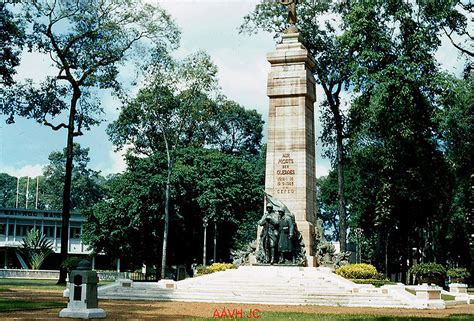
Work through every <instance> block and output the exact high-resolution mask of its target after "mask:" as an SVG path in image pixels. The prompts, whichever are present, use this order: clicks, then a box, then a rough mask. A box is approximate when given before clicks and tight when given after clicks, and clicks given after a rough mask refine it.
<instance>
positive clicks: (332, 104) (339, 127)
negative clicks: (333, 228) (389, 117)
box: [320, 77, 347, 252]
mask: <svg viewBox="0 0 474 321" xmlns="http://www.w3.org/2000/svg"><path fill="white" fill-rule="evenodd" d="M320 79H321V77H320ZM321 85H322V87H323V89H324V93H325V94H326V98H327V101H328V104H329V108H330V110H331V113H332V116H333V120H334V128H335V130H336V166H337V198H338V209H339V244H340V250H341V252H345V251H346V239H347V237H346V235H347V222H346V198H345V195H344V145H343V139H344V124H343V121H342V114H341V108H340V104H341V102H340V99H339V94H340V92H341V87H342V83H338V84H334V85H333V86H331V87H328V86H327V85H326V83H324V82H321ZM334 86H336V90H335V92H334V93H333V88H334Z"/></svg>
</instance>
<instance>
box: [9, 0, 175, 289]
mask: <svg viewBox="0 0 474 321" xmlns="http://www.w3.org/2000/svg"><path fill="white" fill-rule="evenodd" d="M22 5H23V10H24V17H23V18H24V19H25V20H24V21H25V22H27V23H28V26H29V29H28V30H31V33H30V34H28V40H27V41H28V45H29V46H30V47H31V48H33V49H34V50H36V51H38V52H40V53H45V54H48V55H49V56H50V58H51V60H52V63H53V66H54V67H56V68H57V70H58V74H57V75H56V76H54V77H47V78H46V79H45V81H43V82H42V83H41V85H40V86H39V87H36V86H34V84H33V83H32V82H31V81H29V82H26V83H24V84H21V85H19V86H17V87H16V88H12V89H11V90H8V91H6V92H5V93H2V94H3V96H4V97H5V101H6V103H5V104H4V106H2V113H3V114H6V115H8V116H9V117H8V119H7V122H10V123H11V122H13V121H14V116H15V115H19V116H23V117H27V118H33V119H35V120H36V121H37V122H39V123H42V124H44V125H45V126H49V127H51V128H52V129H53V130H55V131H57V130H60V129H63V128H64V129H66V130H67V144H66V151H67V152H66V164H65V175H64V188H63V205H62V225H63V228H62V235H61V259H62V261H64V260H65V259H66V258H67V255H68V253H67V248H68V246H67V242H68V238H67V230H68V224H69V215H70V214H69V213H70V208H71V202H70V193H71V178H72V163H73V140H74V137H77V136H79V135H82V134H83V130H87V129H89V128H90V126H93V125H96V124H98V123H99V122H100V118H99V115H100V114H101V112H102V109H101V107H100V106H99V105H98V103H97V101H95V100H94V99H93V89H94V88H100V89H112V90H113V91H115V92H120V90H121V86H120V83H119V82H118V81H117V76H118V74H119V67H120V65H123V64H124V63H125V62H126V61H127V60H129V59H130V58H131V57H133V56H132V55H131V54H130V53H131V51H132V49H140V44H142V46H145V47H147V46H148V47H151V48H147V49H146V50H141V52H140V55H139V56H135V57H137V58H139V59H140V60H142V61H145V62H146V58H145V57H146V56H145V55H144V52H147V53H150V54H151V55H152V56H153V58H154V59H162V58H163V57H164V56H165V52H166V49H167V47H168V45H169V44H171V45H174V44H176V43H177V41H178V37H179V32H178V31H177V29H176V27H175V25H174V23H173V22H172V20H171V18H170V17H169V16H168V15H167V14H166V13H165V12H164V11H163V10H162V9H160V8H159V7H157V6H153V5H150V4H143V3H142V2H141V1H140V0H136V1H131V0H118V1H115V0H114V1H111V0H106V1H86V0H78V1H53V0H43V1H40V0H35V1H28V2H24V3H23V4H22ZM141 48H142V49H143V47H141ZM66 99H69V101H66ZM63 113H66V114H67V118H68V121H67V122H65V123H59V124H53V123H52V120H51V119H54V118H56V117H57V116H59V115H62V114H63ZM65 280H66V271H65V269H63V268H61V269H60V276H59V280H58V283H60V284H63V283H65Z"/></svg>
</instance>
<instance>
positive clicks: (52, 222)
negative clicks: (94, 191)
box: [0, 208, 91, 267]
mask: <svg viewBox="0 0 474 321" xmlns="http://www.w3.org/2000/svg"><path fill="white" fill-rule="evenodd" d="M85 221H86V219H85V217H84V216H82V214H79V213H71V218H70V221H69V231H68V235H69V242H68V244H69V248H68V253H69V254H84V255H85V254H90V253H91V251H90V250H89V249H88V248H87V247H86V246H85V245H84V244H83V243H82V240H81V234H82V225H83V223H84V222H85ZM61 224H62V223H61V212H60V211H44V210H34V209H23V208H0V253H1V254H0V255H1V256H3V263H4V264H3V265H4V267H7V265H8V255H11V254H9V251H8V249H16V248H18V247H19V246H20V244H21V240H22V239H23V237H24V236H25V235H26V234H27V233H28V231H30V230H31V229H33V228H36V229H39V230H40V231H41V232H43V234H45V235H46V237H47V238H48V239H49V240H51V242H52V244H53V250H54V252H55V253H60V252H61V229H62V227H61ZM1 256H0V259H1ZM1 264H2V261H0V265H1Z"/></svg>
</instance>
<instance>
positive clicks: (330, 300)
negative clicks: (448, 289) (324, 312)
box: [99, 266, 469, 309]
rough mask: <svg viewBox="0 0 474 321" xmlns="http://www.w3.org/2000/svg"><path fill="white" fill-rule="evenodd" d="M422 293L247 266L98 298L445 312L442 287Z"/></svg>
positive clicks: (116, 287) (317, 272) (112, 290)
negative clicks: (439, 310) (440, 310)
mask: <svg viewBox="0 0 474 321" xmlns="http://www.w3.org/2000/svg"><path fill="white" fill-rule="evenodd" d="M423 289H425V288H423V287H418V290H417V291H416V295H414V294H412V293H411V292H409V291H407V290H406V287H405V286H404V285H402V284H399V285H385V286H382V287H380V288H376V287H374V286H373V285H362V284H355V283H353V282H351V281H349V280H347V279H344V278H342V277H340V276H338V275H336V274H335V273H333V272H331V270H330V269H328V268H313V267H296V266H242V267H239V268H238V269H230V270H226V271H223V272H216V273H213V274H209V275H203V276H199V277H194V278H189V279H185V280H182V281H178V282H174V281H171V280H170V281H165V280H162V281H160V282H158V283H157V282H132V281H130V280H119V281H117V282H115V283H113V284H111V285H107V286H103V287H100V288H99V298H100V299H118V300H159V301H184V302H214V303H240V304H271V305H317V306H343V307H389V308H406V309H444V308H445V307H446V303H445V301H443V300H441V299H440V297H439V295H440V291H441V289H440V288H436V287H426V289H425V290H423ZM435 289H439V290H438V292H437V293H438V298H436V297H435V296H433V295H431V294H430V293H432V292H431V290H435ZM420 290H423V291H420ZM423 293H424V295H423ZM430 295H431V296H430ZM456 300H457V301H456ZM456 300H455V301H453V302H458V303H459V304H466V303H468V301H469V296H467V297H464V299H462V298H461V297H460V298H456ZM453 304H454V303H453Z"/></svg>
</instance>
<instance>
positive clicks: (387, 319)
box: [188, 312, 473, 321]
mask: <svg viewBox="0 0 474 321" xmlns="http://www.w3.org/2000/svg"><path fill="white" fill-rule="evenodd" d="M245 317H246V316H244V318H245ZM472 317H473V316H472V315H454V316H451V317H444V318H427V317H406V316H387V315H349V314H310V313H296V312H264V313H262V314H261V316H260V318H259V319H260V320H276V321H280V320H281V321H283V320H321V321H339V320H341V321H342V320H344V321H347V320H348V321H351V320H368V321H410V320H413V321H434V320H457V321H464V320H466V321H472ZM188 320H196V321H197V320H216V318H192V319H188Z"/></svg>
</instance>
